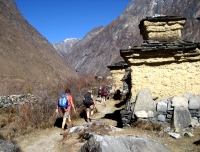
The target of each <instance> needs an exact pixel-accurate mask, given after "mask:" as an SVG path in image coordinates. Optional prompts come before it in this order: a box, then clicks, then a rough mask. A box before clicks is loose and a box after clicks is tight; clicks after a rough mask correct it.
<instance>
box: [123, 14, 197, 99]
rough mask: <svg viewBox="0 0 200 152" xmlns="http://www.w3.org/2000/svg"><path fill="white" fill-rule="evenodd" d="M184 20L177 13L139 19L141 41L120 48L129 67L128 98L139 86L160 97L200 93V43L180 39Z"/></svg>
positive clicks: (134, 93) (136, 91)
mask: <svg viewBox="0 0 200 152" xmlns="http://www.w3.org/2000/svg"><path fill="white" fill-rule="evenodd" d="M185 21H186V18H185V17H176V16H159V17H147V18H145V19H142V20H141V22H140V24H139V28H140V33H141V34H142V36H143V39H144V40H143V43H142V45H141V46H134V47H132V48H129V49H121V50H120V54H121V56H122V57H123V58H124V60H125V61H126V63H127V64H128V66H129V67H130V68H131V94H132V96H131V100H134V98H135V97H136V94H137V93H138V92H139V90H141V89H142V88H149V89H150V91H151V93H152V95H154V96H158V97H159V98H169V97H171V96H174V95H182V94H184V93H186V92H192V93H196V94H198V93H200V82H199V80H200V63H199V61H200V50H199V48H200V43H195V42H190V41H185V40H182V39H181V31H182V29H183V26H184V24H185Z"/></svg>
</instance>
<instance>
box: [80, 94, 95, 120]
mask: <svg viewBox="0 0 200 152" xmlns="http://www.w3.org/2000/svg"><path fill="white" fill-rule="evenodd" d="M83 104H84V105H85V107H86V121H87V122H91V116H93V115H94V108H95V103H94V100H93V95H92V90H88V91H87V93H86V94H85V95H84V100H83Z"/></svg>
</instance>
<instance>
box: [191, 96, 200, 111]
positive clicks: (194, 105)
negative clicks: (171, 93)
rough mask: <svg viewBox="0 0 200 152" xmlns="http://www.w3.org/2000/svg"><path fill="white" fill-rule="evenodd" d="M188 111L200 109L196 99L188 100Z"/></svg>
mask: <svg viewBox="0 0 200 152" xmlns="http://www.w3.org/2000/svg"><path fill="white" fill-rule="evenodd" d="M188 107H189V109H200V104H199V102H198V99H197V98H196V97H192V98H190V99H189V105H188Z"/></svg>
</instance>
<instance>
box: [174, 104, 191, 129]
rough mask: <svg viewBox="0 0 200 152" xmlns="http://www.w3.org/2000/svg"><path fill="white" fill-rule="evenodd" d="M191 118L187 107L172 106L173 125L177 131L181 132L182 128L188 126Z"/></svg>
mask: <svg viewBox="0 0 200 152" xmlns="http://www.w3.org/2000/svg"><path fill="white" fill-rule="evenodd" d="M191 122H192V118H191V115H190V112H189V110H188V108H186V107H175V108H174V126H175V129H176V131H177V132H181V131H182V130H183V129H184V128H187V127H189V125H190V124H191Z"/></svg>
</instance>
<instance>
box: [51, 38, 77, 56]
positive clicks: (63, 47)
mask: <svg viewBox="0 0 200 152" xmlns="http://www.w3.org/2000/svg"><path fill="white" fill-rule="evenodd" d="M79 40H80V39H78V38H68V39H66V40H64V41H61V42H57V43H55V44H53V46H54V48H55V49H56V50H57V51H58V53H59V54H60V55H61V56H64V55H65V54H66V53H67V52H68V50H69V49H71V48H72V46H73V45H74V44H76V43H77V42H78V41H79Z"/></svg>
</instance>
